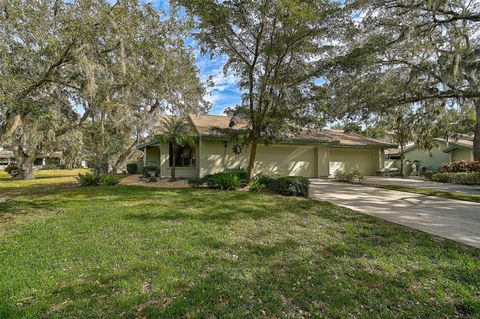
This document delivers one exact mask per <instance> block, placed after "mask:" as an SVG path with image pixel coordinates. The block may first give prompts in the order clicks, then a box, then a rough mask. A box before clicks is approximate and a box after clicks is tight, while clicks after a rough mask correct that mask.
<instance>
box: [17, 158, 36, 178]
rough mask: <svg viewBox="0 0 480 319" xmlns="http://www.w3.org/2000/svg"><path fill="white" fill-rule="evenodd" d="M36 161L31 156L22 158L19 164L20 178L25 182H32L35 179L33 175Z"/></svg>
mask: <svg viewBox="0 0 480 319" xmlns="http://www.w3.org/2000/svg"><path fill="white" fill-rule="evenodd" d="M34 161H35V158H34V157H31V156H22V157H21V158H20V160H19V163H18V176H19V177H20V178H21V179H23V180H32V179H34V178H35V177H34V175H33V162H34Z"/></svg>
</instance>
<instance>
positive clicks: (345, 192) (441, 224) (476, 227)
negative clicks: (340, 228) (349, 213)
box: [310, 179, 480, 248]
mask: <svg viewBox="0 0 480 319" xmlns="http://www.w3.org/2000/svg"><path fill="white" fill-rule="evenodd" d="M310 196H311V197H312V198H314V199H319V200H325V201H329V202H332V203H334V204H337V205H340V206H344V207H348V208H350V209H353V210H356V211H360V212H363V213H366V214H369V215H373V216H376V217H380V218H382V219H385V220H388V221H391V222H394V223H397V224H401V225H404V226H408V227H411V228H415V229H419V230H421V231H424V232H427V233H430V234H433V235H436V236H440V237H444V238H448V239H452V240H455V241H458V242H460V243H463V244H466V245H470V246H474V247H477V248H480V203H472V202H466V201H458V200H453V199H447V198H442V197H434V196H425V195H419V194H413V193H407V192H399V191H392V190H386V189H382V188H376V187H371V186H365V185H353V184H346V183H336V182H333V181H329V180H325V179H313V180H311V185H310Z"/></svg>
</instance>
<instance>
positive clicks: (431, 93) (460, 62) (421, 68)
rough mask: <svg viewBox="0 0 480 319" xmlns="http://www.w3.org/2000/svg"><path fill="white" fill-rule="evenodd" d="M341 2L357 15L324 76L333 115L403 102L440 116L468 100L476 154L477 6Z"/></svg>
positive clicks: (479, 137) (479, 136)
mask: <svg viewBox="0 0 480 319" xmlns="http://www.w3.org/2000/svg"><path fill="white" fill-rule="evenodd" d="M346 5H347V7H348V8H349V9H350V10H352V16H353V17H354V21H353V22H352V23H348V27H349V34H350V38H344V39H343V42H342V45H341V47H342V48H343V52H342V54H341V55H340V56H337V57H335V59H334V60H335V63H332V65H331V67H330V68H329V74H328V76H327V79H328V81H327V83H328V85H327V87H328V91H329V96H330V97H331V98H332V99H331V102H330V103H331V105H332V106H334V109H335V110H336V112H335V113H336V115H337V116H350V117H353V115H356V116H359V117H361V118H365V117H369V116H371V113H372V112H377V113H380V114H385V113H388V112H390V110H391V109H392V108H395V107H397V106H398V105H405V104H407V105H412V108H418V107H422V108H423V109H424V110H425V111H426V112H424V114H427V115H428V116H430V115H431V114H435V113H436V114H437V116H440V115H441V114H442V113H443V112H444V110H445V109H446V108H447V107H448V106H449V105H451V104H452V103H456V104H460V105H462V104H465V103H473V104H475V105H476V127H475V130H474V131H472V132H471V133H475V141H476V142H475V149H476V151H475V154H477V155H476V157H478V156H480V153H478V152H480V90H479V84H480V78H479V74H480V72H479V71H480V69H479V67H480V63H479V61H480V41H479V40H480V39H479V36H480V33H479V30H480V29H479V24H478V17H479V16H480V5H479V3H478V2H475V1H463V0H450V1H441V0H430V1H427V0H421V1H411V0H372V1H363V0H361V1H356V0H353V1H349V2H347V3H346ZM428 118H429V117H427V119H428ZM424 122H425V123H427V121H424Z"/></svg>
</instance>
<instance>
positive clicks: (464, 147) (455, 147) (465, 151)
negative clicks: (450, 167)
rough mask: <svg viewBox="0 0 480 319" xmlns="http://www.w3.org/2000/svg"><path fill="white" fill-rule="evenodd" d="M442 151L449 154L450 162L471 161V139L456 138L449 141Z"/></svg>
mask: <svg viewBox="0 0 480 319" xmlns="http://www.w3.org/2000/svg"><path fill="white" fill-rule="evenodd" d="M443 152H444V153H446V154H448V155H449V156H450V162H453V161H473V140H468V139H458V140H455V141H450V142H449V143H448V147H447V148H446V149H444V150H443Z"/></svg>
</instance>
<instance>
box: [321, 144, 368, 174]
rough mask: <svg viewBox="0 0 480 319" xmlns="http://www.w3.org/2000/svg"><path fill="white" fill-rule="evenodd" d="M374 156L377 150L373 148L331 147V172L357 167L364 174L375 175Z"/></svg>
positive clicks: (351, 169)
mask: <svg viewBox="0 0 480 319" xmlns="http://www.w3.org/2000/svg"><path fill="white" fill-rule="evenodd" d="M374 156H375V150H371V149H330V166H329V174H330V175H331V176H332V175H334V174H335V172H336V171H337V170H341V171H346V172H351V171H353V170H355V169H357V170H359V171H360V172H362V173H363V174H364V175H374V162H375V161H374Z"/></svg>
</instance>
